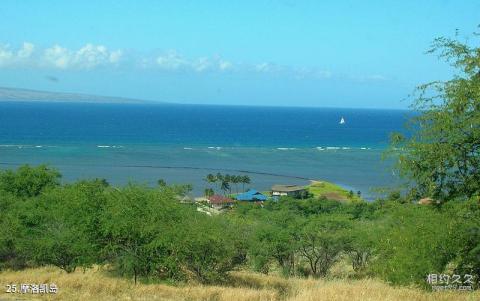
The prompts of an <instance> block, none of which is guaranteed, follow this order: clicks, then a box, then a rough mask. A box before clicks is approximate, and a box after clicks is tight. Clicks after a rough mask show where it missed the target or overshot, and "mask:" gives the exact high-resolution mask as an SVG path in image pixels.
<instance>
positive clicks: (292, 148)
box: [277, 147, 296, 150]
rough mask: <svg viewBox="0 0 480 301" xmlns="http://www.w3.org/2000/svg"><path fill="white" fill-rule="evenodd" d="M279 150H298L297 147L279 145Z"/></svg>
mask: <svg viewBox="0 0 480 301" xmlns="http://www.w3.org/2000/svg"><path fill="white" fill-rule="evenodd" d="M277 149H278V150H296V148H295V147H277Z"/></svg>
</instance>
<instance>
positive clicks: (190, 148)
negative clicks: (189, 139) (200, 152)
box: [183, 147, 193, 149]
mask: <svg viewBox="0 0 480 301" xmlns="http://www.w3.org/2000/svg"><path fill="white" fill-rule="evenodd" d="M183 149H193V148H191V147H184V148H183Z"/></svg>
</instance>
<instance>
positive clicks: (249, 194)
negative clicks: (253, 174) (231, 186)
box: [235, 189, 267, 202]
mask: <svg viewBox="0 0 480 301" xmlns="http://www.w3.org/2000/svg"><path fill="white" fill-rule="evenodd" d="M235 198H236V199H237V200H238V201H249V202H254V201H261V202H263V201H266V200H267V196H266V195H264V194H262V193H260V192H258V191H256V190H255V189H250V190H248V191H246V192H244V193H240V194H237V196H235Z"/></svg>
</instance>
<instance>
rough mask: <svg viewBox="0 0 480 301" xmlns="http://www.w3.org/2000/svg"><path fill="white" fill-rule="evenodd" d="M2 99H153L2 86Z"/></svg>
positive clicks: (52, 100)
mask: <svg viewBox="0 0 480 301" xmlns="http://www.w3.org/2000/svg"><path fill="white" fill-rule="evenodd" d="M0 101H38V102H42V101H48V102H84V103H129V104H134V103H137V104H143V103H154V102H153V101H148V100H140V99H133V98H123V97H112V96H99V95H90V94H79V93H63V92H49V91H39V90H30V89H17V88H7V87H0ZM155 103H157V102H155Z"/></svg>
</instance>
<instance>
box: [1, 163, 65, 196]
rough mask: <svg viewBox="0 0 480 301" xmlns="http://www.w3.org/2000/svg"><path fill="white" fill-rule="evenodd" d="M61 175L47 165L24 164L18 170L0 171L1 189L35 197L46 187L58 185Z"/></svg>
mask: <svg viewBox="0 0 480 301" xmlns="http://www.w3.org/2000/svg"><path fill="white" fill-rule="evenodd" d="M60 177H61V175H60V173H59V172H58V171H57V170H55V169H51V168H49V167H47V166H46V165H39V166H37V167H31V166H29V165H23V166H20V167H19V168H18V169H17V170H16V171H13V170H5V171H0V191H4V192H9V193H12V194H14V195H16V196H19V197H34V196H37V195H39V194H40V193H42V191H44V190H46V189H49V188H53V187H56V186H58V185H59V183H60Z"/></svg>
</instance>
